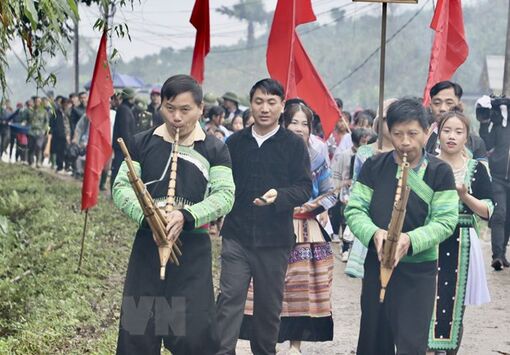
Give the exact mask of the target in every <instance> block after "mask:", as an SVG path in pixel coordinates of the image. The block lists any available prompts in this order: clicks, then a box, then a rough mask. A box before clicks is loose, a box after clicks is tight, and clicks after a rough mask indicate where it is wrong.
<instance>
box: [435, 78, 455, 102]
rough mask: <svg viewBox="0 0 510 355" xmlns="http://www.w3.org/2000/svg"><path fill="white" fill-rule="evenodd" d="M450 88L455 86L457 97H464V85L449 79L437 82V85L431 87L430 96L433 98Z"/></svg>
mask: <svg viewBox="0 0 510 355" xmlns="http://www.w3.org/2000/svg"><path fill="white" fill-rule="evenodd" d="M450 88H453V92H454V93H455V96H457V98H458V99H459V100H460V99H461V98H462V93H463V91H462V87H461V86H460V85H459V84H457V83H454V82H452V81H449V80H445V81H440V82H439V83H437V84H436V85H434V86H433V87H431V88H430V91H429V93H430V98H433V97H434V96H436V95H437V94H439V92H440V91H443V90H446V89H450Z"/></svg>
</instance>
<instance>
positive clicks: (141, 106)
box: [133, 96, 157, 133]
mask: <svg viewBox="0 0 510 355" xmlns="http://www.w3.org/2000/svg"><path fill="white" fill-rule="evenodd" d="M147 108H148V107H147V101H146V100H145V99H144V98H143V97H141V96H136V97H135V103H134V105H133V115H134V116H135V127H136V129H135V132H136V133H139V132H143V131H145V130H148V129H150V128H151V127H152V126H154V124H153V121H152V114H151V113H150V112H149V111H148V109H147ZM156 112H157V111H156Z"/></svg>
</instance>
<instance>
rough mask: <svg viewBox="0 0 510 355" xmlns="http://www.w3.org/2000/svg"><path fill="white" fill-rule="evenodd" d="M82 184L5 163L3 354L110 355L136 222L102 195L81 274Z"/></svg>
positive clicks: (0, 212) (0, 268) (1, 201)
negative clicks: (90, 354)
mask: <svg viewBox="0 0 510 355" xmlns="http://www.w3.org/2000/svg"><path fill="white" fill-rule="evenodd" d="M80 189H81V185H80V184H78V183H77V182H75V181H68V180H61V179H59V178H57V177H56V176H55V175H50V174H45V173H41V172H38V171H35V170H33V169H30V168H27V167H24V166H18V165H8V164H0V354H59V353H61V354H64V353H65V354H84V353H92V354H110V353H113V352H114V349H115V341H116V335H117V327H118V319H119V313H120V302H121V292H122V283H123V279H124V274H125V269H126V266H127V261H128V257H129V252H130V248H131V242H132V239H133V235H134V232H135V225H134V224H133V223H132V222H130V221H129V220H128V219H127V218H126V217H124V216H122V215H121V214H120V212H119V211H118V210H117V209H116V208H115V207H114V206H113V204H112V202H111V201H110V200H109V199H108V198H106V197H103V196H101V198H100V200H99V203H98V205H97V206H96V207H95V208H93V209H92V210H91V211H90V213H89V222H88V233H87V235H86V242H85V255H84V261H83V265H82V270H81V273H79V274H78V273H76V269H77V265H78V259H79V254H80V241H81V234H82V228H83V221H84V214H83V213H81V212H80V199H81V191H80Z"/></svg>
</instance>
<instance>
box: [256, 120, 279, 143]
mask: <svg viewBox="0 0 510 355" xmlns="http://www.w3.org/2000/svg"><path fill="white" fill-rule="evenodd" d="M279 129H280V126H279V125H278V126H276V128H275V129H273V130H272V131H271V132H269V133H266V134H265V135H263V136H261V135H259V134H257V132H255V129H254V127H253V126H252V127H251V135H252V136H253V138H255V140H256V141H257V144H258V145H259V148H260V147H261V146H262V143H264V142H265V141H267V140H268V139H269V138H271V137H272V136H274V135H275V134H276V132H278V130H279Z"/></svg>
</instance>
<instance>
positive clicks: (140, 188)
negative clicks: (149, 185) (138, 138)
mask: <svg viewBox="0 0 510 355" xmlns="http://www.w3.org/2000/svg"><path fill="white" fill-rule="evenodd" d="M117 142H118V143H119V146H120V149H121V150H122V153H123V154H124V161H125V162H126V164H127V167H128V170H129V171H128V173H127V175H128V178H129V182H130V183H131V186H132V187H133V190H134V191H135V195H136V197H137V199H138V202H139V203H140V206H141V207H142V211H143V215H144V216H145V220H146V221H147V223H148V224H149V227H150V229H151V231H152V234H153V236H154V239H155V240H156V243H157V245H158V247H159V246H161V245H168V241H167V239H166V230H165V228H166V224H167V221H166V218H165V216H164V215H163V213H162V212H161V211H160V210H159V208H157V207H156V204H155V203H154V199H153V198H152V196H151V195H150V194H149V192H148V191H147V189H146V187H145V185H144V183H143V181H142V180H141V179H140V178H139V177H138V175H137V174H136V171H135V168H134V165H133V160H132V159H131V155H130V154H129V151H128V149H127V147H126V144H125V143H124V140H123V139H122V138H119V139H117ZM172 247H173V248H171V249H170V251H171V252H170V254H169V258H170V260H171V261H172V262H174V263H175V264H176V265H179V262H178V260H177V256H180V255H182V254H181V251H180V250H179V247H178V246H177V245H176V244H174V245H173V246H172ZM158 251H159V250H158ZM169 258H168V257H167V258H166V261H168V260H169ZM161 259H162V258H161V254H160V261H161ZM165 266H166V262H165ZM160 277H161V272H160ZM163 277H164V275H163ZM163 279H164V278H163Z"/></svg>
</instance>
